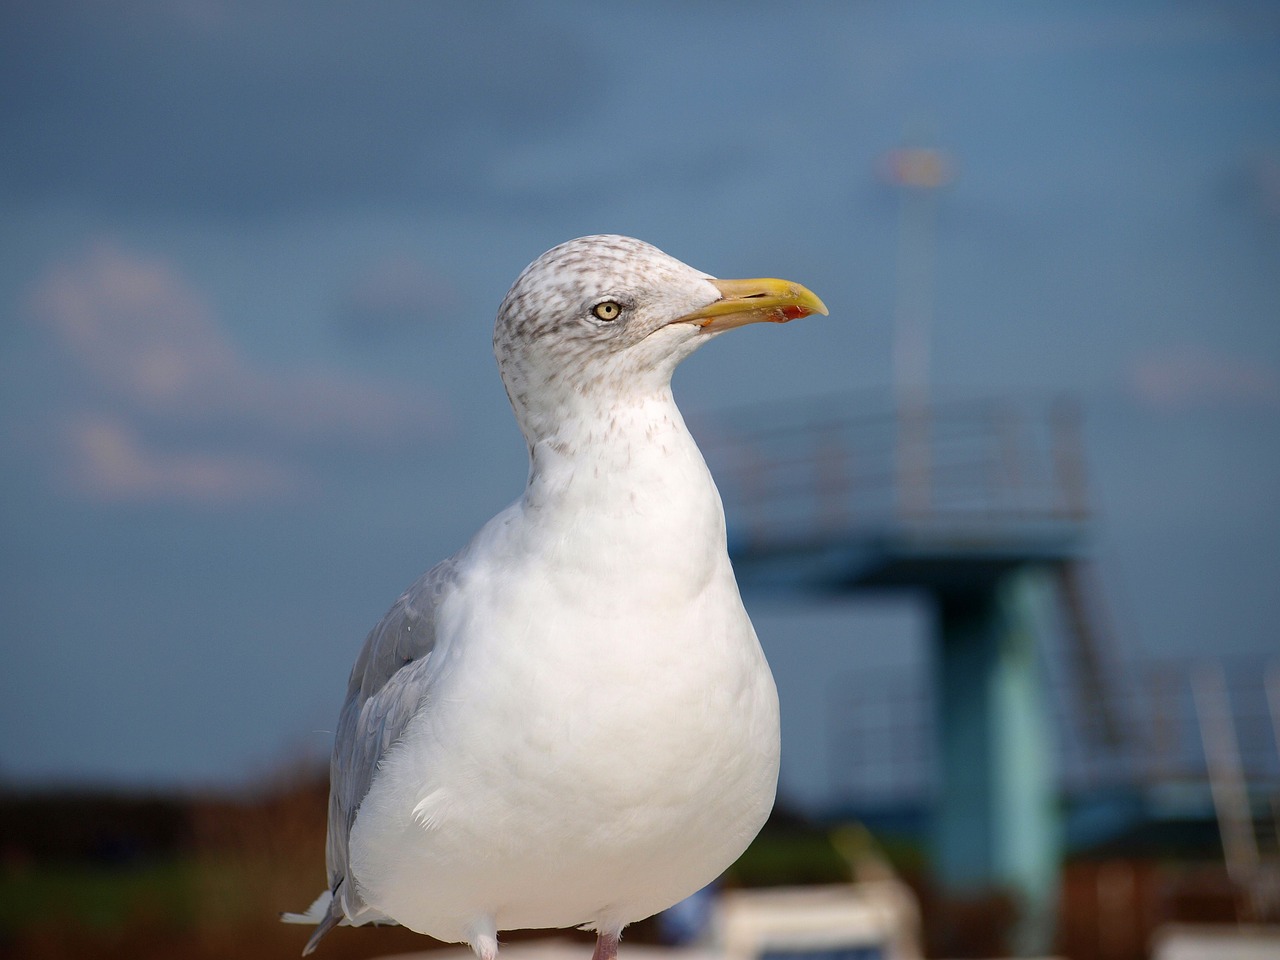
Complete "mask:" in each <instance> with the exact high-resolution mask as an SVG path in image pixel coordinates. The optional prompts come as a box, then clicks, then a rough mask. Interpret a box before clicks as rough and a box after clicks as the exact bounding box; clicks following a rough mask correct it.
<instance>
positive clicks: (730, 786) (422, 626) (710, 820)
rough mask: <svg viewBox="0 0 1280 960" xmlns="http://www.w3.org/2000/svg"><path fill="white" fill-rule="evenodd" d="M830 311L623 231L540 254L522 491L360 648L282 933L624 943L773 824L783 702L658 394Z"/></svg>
mask: <svg viewBox="0 0 1280 960" xmlns="http://www.w3.org/2000/svg"><path fill="white" fill-rule="evenodd" d="M826 312H827V309H826V307H825V306H824V305H823V303H822V301H821V300H819V299H818V298H817V297H816V296H815V295H814V294H813V293H811V292H810V291H809V290H807V289H806V288H804V287H802V286H800V285H799V284H797V283H791V282H789V281H785V280H777V279H756V280H719V279H716V278H714V277H711V276H709V275H708V274H705V273H702V272H700V271H698V270H694V269H693V268H692V267H689V266H687V265H685V264H684V263H681V262H680V261H679V260H676V259H674V258H672V257H670V256H668V255H666V254H665V253H663V252H662V251H660V250H658V249H657V248H656V247H653V246H650V245H649V244H647V243H644V242H642V241H639V240H635V239H632V238H630V237H621V236H591V237H581V238H579V239H577V240H570V241H569V242H567V243H563V244H561V245H559V246H557V247H554V248H553V249H551V250H549V251H547V252H546V253H544V254H543V255H542V256H540V257H539V258H538V259H537V260H535V261H533V263H531V264H530V265H529V266H528V267H526V268H525V270H524V271H523V272H522V273H521V274H520V276H519V277H518V278H517V279H516V281H515V284H514V285H513V286H512V287H511V290H510V291H509V292H508V293H507V295H506V298H505V299H504V300H503V301H502V305H501V307H500V308H499V310H498V316H497V322H496V324H495V327H494V335H493V349H494V354H495V356H496V357H497V361H498V368H499V371H500V372H501V375H502V382H503V384H504V386H505V387H506V391H507V396H508V397H509V399H510V401H511V406H512V409H513V410H514V412H515V416H516V419H517V421H518V422H519V425H520V430H521V432H522V433H523V434H524V439H525V442H526V444H527V445H528V450H529V476H528V482H527V485H526V487H525V490H524V493H523V494H522V495H521V496H520V497H519V498H518V499H517V500H516V501H515V502H514V503H512V504H511V505H510V506H509V507H507V508H506V509H505V510H503V511H502V512H501V513H499V514H498V515H497V516H496V517H494V518H493V519H492V520H490V521H489V522H488V523H487V524H485V525H484V526H483V527H482V528H481V529H480V531H479V532H478V533H477V534H476V535H475V537H474V538H473V539H472V540H471V542H470V543H469V544H467V546H465V547H464V548H463V549H462V550H461V551H459V552H458V553H456V554H454V555H453V556H452V557H449V558H448V559H447V560H444V561H443V562H441V563H439V564H437V565H436V566H435V567H433V568H432V569H431V570H430V571H428V572H427V573H426V574H424V575H423V576H422V577H421V578H420V579H419V580H418V581H417V582H416V583H414V584H413V585H412V586H411V587H410V588H409V589H408V590H407V591H406V592H405V593H404V595H403V596H401V597H400V599H399V600H397V601H396V602H395V604H394V605H393V606H392V607H391V610H390V611H389V612H388V613H387V615H386V616H385V617H383V619H382V621H381V622H380V623H378V625H377V626H375V627H374V628H373V630H372V632H370V634H369V636H368V638H367V639H366V640H365V643H364V647H363V649H362V650H361V651H360V655H359V657H357V659H356V662H355V666H354V668H353V669H352V671H351V678H350V681H349V683H348V686H347V696H346V700H345V702H344V703H343V706H342V712H341V714H340V715H339V719H338V727H337V734H336V737H335V742H334V747H333V757H332V762H331V765H330V796H329V834H328V842H327V844H326V860H327V866H328V879H329V887H328V889H327V890H326V891H325V892H324V893H322V894H321V895H320V897H319V898H318V899H317V900H316V901H315V903H313V904H312V905H311V907H310V908H309V909H308V910H307V911H306V912H305V913H300V914H285V915H284V918H283V919H285V920H286V921H290V922H299V923H313V924H316V929H315V933H314V935H313V936H312V937H311V939H310V941H309V942H308V943H307V945H306V948H305V949H304V951H303V954H304V955H306V954H309V953H311V952H312V951H313V950H314V949H315V947H316V944H317V943H318V942H319V941H320V939H321V938H322V937H323V936H324V935H325V934H326V933H327V932H328V931H329V930H330V929H332V928H333V927H334V926H336V925H338V924H349V925H362V924H366V923H398V924H401V925H403V926H406V927H408V928H410V929H412V930H415V931H417V932H419V933H423V934H427V935H429V936H432V937H435V938H437V939H439V940H443V941H447V942H451V943H466V944H469V945H470V947H471V948H472V950H473V951H474V952H475V954H476V956H477V957H478V958H479V960H495V957H496V956H497V953H498V931H500V930H512V929H526V928H564V927H583V928H585V929H590V930H594V931H596V934H597V938H596V946H595V952H594V955H593V958H594V960H614V958H615V957H616V956H617V950H618V938H619V937H620V935H621V933H622V929H623V927H625V926H626V925H627V924H628V923H631V922H633V921H635V920H640V919H643V918H645V917H648V916H652V915H653V914H655V913H658V912H659V911H661V910H664V909H666V908H667V907H670V906H672V905H673V904H675V903H677V902H679V901H680V900H682V899H684V898H685V897H687V896H689V895H690V894H692V893H694V892H696V891H697V890H699V889H700V888H702V887H703V886H705V885H706V884H708V883H709V882H711V881H712V880H714V879H715V878H716V877H717V876H718V875H719V874H720V873H721V872H722V871H723V870H724V869H725V868H726V867H728V866H729V865H730V864H731V863H733V861H734V860H735V859H737V857H738V856H739V855H740V854H741V853H742V851H743V850H745V849H746V847H747V844H748V843H750V842H751V840H752V839H753V838H754V837H755V835H756V834H757V833H758V832H759V830H760V828H761V827H762V826H763V824H764V822H765V818H766V817H767V816H768V815H769V811H770V810H771V808H772V806H773V801H774V794H775V792H776V789H777V780H778V755H779V734H778V697H777V691H776V690H775V688H774V683H773V676H772V674H771V673H770V671H769V666H768V663H767V662H766V661H765V657H764V653H763V652H762V651H761V649H760V643H759V641H758V639H757V638H756V633H755V630H754V628H753V627H752V625H751V621H750V620H749V619H748V617H747V613H746V611H745V610H744V608H743V606H742V600H741V598H740V596H739V593H738V585H737V582H736V581H735V579H734V575H733V569H732V567H731V566H730V565H729V556H728V552H727V550H726V545H725V521H724V510H723V508H722V506H721V503H720V495H719V493H718V492H717V490H716V486H715V483H714V481H713V480H712V478H711V474H710V472H709V471H708V469H707V466H706V463H705V462H704V460H703V458H702V454H701V453H700V452H699V450H698V447H697V444H696V443H695V442H694V440H693V437H692V436H691V435H690V434H689V431H688V429H687V428H686V427H685V423H684V420H683V418H682V417H681V415H680V411H679V410H678V409H677V408H676V404H675V400H674V399H673V397H672V393H671V376H672V373H673V372H674V371H675V368H676V366H677V365H678V364H679V363H680V361H681V360H683V359H684V358H685V357H687V356H689V355H690V354H691V353H693V352H694V351H695V350H696V349H697V348H698V347H700V346H701V345H702V344H704V343H706V342H707V341H708V340H711V339H713V338H714V337H716V336H718V335H719V334H721V333H722V332H724V331H726V330H729V329H732V328H734V327H739V326H743V325H745V324H749V323H755V322H758V321H773V322H778V323H782V322H786V321H788V320H793V319H797V318H799V317H804V316H807V315H809V314H813V313H822V314H825V313H826Z"/></svg>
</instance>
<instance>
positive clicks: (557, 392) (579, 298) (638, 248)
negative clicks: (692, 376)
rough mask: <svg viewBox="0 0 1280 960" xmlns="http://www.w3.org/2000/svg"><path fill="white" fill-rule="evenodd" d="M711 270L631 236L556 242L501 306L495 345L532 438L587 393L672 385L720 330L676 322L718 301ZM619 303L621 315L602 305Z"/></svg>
mask: <svg viewBox="0 0 1280 960" xmlns="http://www.w3.org/2000/svg"><path fill="white" fill-rule="evenodd" d="M709 280H710V278H709V277H708V275H707V274H705V273H702V272H700V271H698V270H695V269H693V268H692V267H690V266H688V265H686V264H684V263H681V262H680V261H679V260H676V259H675V258H674V257H670V256H668V255H667V254H665V253H663V252H662V251H661V250H659V249H658V248H657V247H654V246H651V245H650V244H647V243H644V242H643V241H640V240H635V239H633V238H631V237H622V236H613V235H601V236H591V237H580V238H578V239H577V240H570V241H568V242H567V243H562V244H560V245H559V246H557V247H553V248H552V249H551V250H548V251H547V252H546V253H544V254H543V255H542V256H540V257H538V259H536V260H534V261H533V263H531V264H529V266H528V267H526V268H525V269H524V270H523V271H522V272H521V274H520V276H519V277H518V278H517V279H516V282H515V283H514V284H513V285H512V287H511V289H510V291H508V293H507V295H506V297H505V298H504V299H503V301H502V306H501V307H500V308H499V310H498V318H497V322H496V324H495V325H494V333H493V347H494V354H495V356H496V357H497V360H498V368H499V370H500V371H501V373H502V380H503V383H504V384H505V385H506V388H507V394H508V396H509V397H510V398H511V404H512V407H513V408H514V409H515V413H516V418H517V420H519V421H520V426H521V429H522V430H523V431H524V432H525V436H526V438H527V439H529V440H530V441H531V442H532V441H533V440H534V439H535V437H536V436H540V435H545V433H546V431H547V430H549V429H553V428H554V426H555V424H556V422H557V421H559V420H560V419H563V418H564V417H565V416H566V415H567V414H569V413H570V412H571V410H572V408H573V407H574V406H575V405H578V404H580V403H581V401H583V400H584V399H586V400H588V402H596V401H598V399H599V397H600V395H601V393H602V392H605V393H607V394H610V395H613V396H619V395H622V394H625V393H629V392H636V391H642V392H652V391H653V390H655V389H664V388H665V387H666V386H667V384H668V383H669V381H670V377H671V374H672V372H673V371H674V370H675V367H676V365H677V364H678V363H679V362H680V361H681V360H682V359H684V358H685V357H686V356H688V355H689V354H690V353H692V352H693V351H694V350H696V349H697V347H698V346H699V345H700V344H701V343H703V342H705V341H706V340H708V339H710V338H711V337H712V336H713V335H714V334H710V333H706V332H704V331H702V330H700V329H699V328H698V327H696V326H694V325H691V324H674V325H673V324H672V321H673V320H675V319H677V318H679V317H681V316H683V315H684V314H687V313H689V312H690V311H692V310H696V309H699V308H701V307H703V306H705V305H706V304H709V303H711V302H713V301H715V300H716V299H717V298H718V297H719V295H720V294H719V291H718V290H717V289H716V288H715V287H714V286H712V284H711V283H710V282H709ZM605 301H611V302H613V303H616V304H618V306H619V308H620V312H619V314H618V316H617V317H616V319H613V320H602V319H600V318H599V317H597V316H596V315H595V314H594V313H593V310H594V309H595V308H596V307H597V306H598V305H599V304H601V303H602V302H605Z"/></svg>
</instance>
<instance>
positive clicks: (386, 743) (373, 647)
mask: <svg viewBox="0 0 1280 960" xmlns="http://www.w3.org/2000/svg"><path fill="white" fill-rule="evenodd" d="M456 567H457V562H456V559H454V558H450V559H449V560H445V561H443V562H442V563H439V564H437V565H436V566H435V567H433V568H431V570H429V571H427V573H425V574H423V575H422V576H421V577H420V578H419V579H418V580H417V582H415V583H414V584H413V586H411V587H410V588H409V589H408V590H406V591H405V592H404V594H403V595H402V596H401V597H400V599H399V600H397V601H396V602H395V604H394V605H392V607H391V609H390V610H389V611H387V615H386V616H384V617H383V618H382V620H381V621H379V622H378V625H377V626H375V627H374V628H373V629H372V630H371V631H370V632H369V636H368V637H366V638H365V642H364V647H363V648H362V649H361V650H360V655H359V656H358V657H357V658H356V662H355V666H354V667H353V668H352V670H351V677H350V679H349V680H348V682H347V696H346V700H345V702H344V703H343V705H342V713H341V714H340V715H339V717H338V730H337V734H336V735H335V737H334V743H333V756H332V759H331V761H330V764H329V838H328V842H327V843H326V845H325V859H326V861H327V864H328V872H329V889H330V890H331V891H332V892H333V899H332V901H331V902H330V905H329V912H330V914H331V915H333V917H332V920H331V923H330V925H332V923H336V922H340V921H343V920H346V921H348V922H351V923H367V922H371V921H373V922H376V921H379V920H382V921H385V920H386V918H385V917H383V916H382V915H381V914H379V913H377V911H374V910H372V909H371V908H370V907H369V906H368V905H367V904H365V903H364V901H363V900H362V899H361V898H360V895H359V893H358V891H357V890H356V889H355V884H354V883H347V882H346V881H347V878H348V876H349V869H350V868H349V859H348V858H349V851H348V846H347V844H348V838H349V836H350V833H351V825H352V824H353V823H354V822H355V819H356V813H357V812H358V811H359V809H360V804H361V802H362V801H363V800H364V798H365V796H366V795H367V794H368V792H369V786H370V784H371V783H372V782H373V777H374V773H375V771H376V770H377V767H378V763H379V761H380V760H381V759H382V757H383V756H384V755H385V754H386V752H387V750H389V749H390V748H391V745H392V744H394V743H395V742H396V741H397V740H398V739H399V738H400V736H401V735H402V734H403V732H404V728H405V725H406V724H408V722H409V720H410V719H411V718H412V717H413V715H414V714H415V713H416V712H417V711H418V708H419V706H420V705H421V703H422V699H423V697H424V696H425V694H426V691H427V684H428V680H429V676H430V674H429V670H428V663H429V660H430V657H431V652H432V650H434V649H435V644H436V611H437V608H438V607H439V605H440V602H441V600H442V599H443V598H444V597H445V596H446V595H447V594H448V592H449V591H450V590H451V589H453V587H454V584H455V583H456ZM317 933H318V934H319V933H320V931H317ZM316 939H319V937H318V936H317V937H316ZM313 945H314V944H313Z"/></svg>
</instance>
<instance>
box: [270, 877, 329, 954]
mask: <svg viewBox="0 0 1280 960" xmlns="http://www.w3.org/2000/svg"><path fill="white" fill-rule="evenodd" d="M280 920H281V922H283V923H314V924H316V929H315V932H314V933H312V934H311V939H310V940H308V941H307V945H306V946H305V947H303V948H302V955H303V956H304V957H305V956H307V955H308V954H310V953H312V952H314V950H315V948H316V946H317V945H318V944H319V943H320V940H321V938H323V937H324V935H325V934H326V933H328V932H329V931H330V930H332V929H333V928H334V927H336V926H337V925H338V924H339V923H340V922H342V905H341V903H340V902H339V901H338V900H337V898H335V897H334V895H333V892H332V891H330V890H326V891H325V892H324V893H322V894H320V896H318V897H316V899H315V901H314V902H313V903H312V904H311V906H309V907H307V909H306V910H305V911H304V912H303V913H282V914H280Z"/></svg>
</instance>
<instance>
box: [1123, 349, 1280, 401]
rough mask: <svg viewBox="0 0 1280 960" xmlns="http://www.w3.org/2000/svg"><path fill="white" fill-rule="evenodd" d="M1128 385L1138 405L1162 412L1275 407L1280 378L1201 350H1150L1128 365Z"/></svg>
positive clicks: (1260, 366) (1253, 363)
mask: <svg viewBox="0 0 1280 960" xmlns="http://www.w3.org/2000/svg"><path fill="white" fill-rule="evenodd" d="M1129 384H1130V388H1131V389H1132V391H1133V393H1134V395H1135V396H1136V397H1137V398H1138V400H1139V401H1140V402H1141V403H1143V404H1144V405H1146V406H1148V407H1151V408H1153V409H1155V410H1160V411H1163V412H1181V411H1188V410H1195V409H1201V408H1211V407H1235V408H1252V409H1258V408H1261V409H1268V410H1274V409H1276V408H1277V407H1280V374H1278V373H1277V371H1276V370H1275V369H1274V368H1272V367H1270V366H1268V365H1266V364H1265V363H1261V362H1259V361H1257V360H1253V359H1251V358H1248V357H1235V356H1229V355H1227V354H1224V353H1219V352H1217V351H1215V350H1212V349H1210V348H1208V347H1203V346H1194V345H1183V346H1174V347H1163V348H1159V349H1156V350H1153V351H1150V352H1149V353H1147V354H1146V355H1144V356H1141V357H1139V358H1138V360H1137V361H1136V362H1135V363H1134V364H1133V365H1132V367H1131V369H1130V374H1129Z"/></svg>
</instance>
